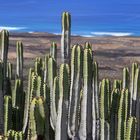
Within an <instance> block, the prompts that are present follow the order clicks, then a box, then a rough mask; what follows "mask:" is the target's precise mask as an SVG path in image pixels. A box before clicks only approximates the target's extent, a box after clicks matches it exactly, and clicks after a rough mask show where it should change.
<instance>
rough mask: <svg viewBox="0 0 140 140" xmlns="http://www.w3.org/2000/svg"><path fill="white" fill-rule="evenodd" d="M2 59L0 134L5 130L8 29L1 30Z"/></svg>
mask: <svg viewBox="0 0 140 140" xmlns="http://www.w3.org/2000/svg"><path fill="white" fill-rule="evenodd" d="M0 46H1V61H2V63H1V64H2V65H1V68H2V69H1V70H2V74H3V78H2V81H1V82H2V83H1V84H2V86H1V87H2V89H0V99H1V102H0V106H1V107H0V134H3V132H4V128H3V122H4V118H3V113H4V112H3V109H4V106H3V103H4V94H5V93H6V92H7V87H6V83H7V79H6V72H7V57H8V46H9V33H8V31H6V30H2V31H1V44H0Z"/></svg>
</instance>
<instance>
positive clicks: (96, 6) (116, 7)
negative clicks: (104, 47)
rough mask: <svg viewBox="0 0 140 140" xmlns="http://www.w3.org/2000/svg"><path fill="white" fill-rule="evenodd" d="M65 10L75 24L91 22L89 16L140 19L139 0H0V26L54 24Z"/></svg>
mask: <svg viewBox="0 0 140 140" xmlns="http://www.w3.org/2000/svg"><path fill="white" fill-rule="evenodd" d="M63 11H68V12H70V13H71V15H72V21H73V23H74V24H75V26H76V23H78V24H79V23H80V22H81V24H84V23H85V25H88V23H89V26H91V25H90V20H91V24H102V23H103V24H104V25H105V24H109V23H114V24H120V23H121V24H123V25H124V24H131V26H132V25H133V24H134V23H133V22H134V21H136V22H137V21H138V22H137V23H140V0H0V26H4V25H5V26H10V25H11V26H29V24H30V26H31V23H32V24H34V25H35V24H37V23H38V25H39V23H40V26H41V25H42V24H41V23H43V22H44V23H45V22H46V24H47V23H49V24H50V25H51V23H52V26H53V23H54V22H56V21H59V22H60V19H61V13H62V12H63ZM80 19H81V20H80ZM83 19H84V20H83Z"/></svg>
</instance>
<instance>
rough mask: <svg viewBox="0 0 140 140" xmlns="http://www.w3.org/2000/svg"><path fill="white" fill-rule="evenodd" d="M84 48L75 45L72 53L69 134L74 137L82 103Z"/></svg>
mask: <svg viewBox="0 0 140 140" xmlns="http://www.w3.org/2000/svg"><path fill="white" fill-rule="evenodd" d="M82 58H83V55H82V49H81V46H79V45H75V46H73V48H72V53H71V85H70V98H69V114H68V135H69V137H70V138H72V137H74V136H75V135H76V133H77V132H78V119H79V118H78V110H79V104H80V90H81V77H82V62H83V61H82Z"/></svg>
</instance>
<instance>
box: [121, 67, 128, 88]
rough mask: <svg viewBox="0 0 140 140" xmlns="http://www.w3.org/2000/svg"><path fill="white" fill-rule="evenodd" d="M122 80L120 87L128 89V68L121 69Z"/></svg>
mask: <svg viewBox="0 0 140 140" xmlns="http://www.w3.org/2000/svg"><path fill="white" fill-rule="evenodd" d="M122 81H123V85H122V88H123V89H126V88H127V89H128V88H129V69H128V68H124V69H123V80H122Z"/></svg>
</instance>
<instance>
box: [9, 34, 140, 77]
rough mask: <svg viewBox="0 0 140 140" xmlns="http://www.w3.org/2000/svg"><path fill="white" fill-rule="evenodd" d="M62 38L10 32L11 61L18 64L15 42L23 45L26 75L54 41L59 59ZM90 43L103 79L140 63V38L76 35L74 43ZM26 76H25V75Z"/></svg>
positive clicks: (52, 35) (116, 75)
mask: <svg viewBox="0 0 140 140" xmlns="http://www.w3.org/2000/svg"><path fill="white" fill-rule="evenodd" d="M60 40H61V36H60V35H54V34H48V33H11V34H10V47H9V52H10V53H9V58H10V61H14V62H15V58H16V54H15V50H16V48H15V44H16V41H22V42H23V44H24V58H25V61H24V64H25V69H24V73H25V75H26V74H27V72H28V68H29V67H30V66H31V65H32V62H33V61H34V59H33V58H35V57H36V56H43V55H45V54H46V53H49V47H50V44H51V42H52V41H55V42H56V43H57V44H58V61H59V60H60ZM86 41H89V42H91V44H92V48H93V50H94V55H95V57H94V58H95V60H96V61H98V63H99V68H100V79H101V78H103V77H109V78H112V77H113V78H121V75H122V68H123V67H124V66H128V67H130V66H131V64H132V62H140V37H80V36H73V37H72V42H71V44H72V45H73V44H76V43H79V44H84V42H86ZM25 77H26V76H25Z"/></svg>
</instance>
